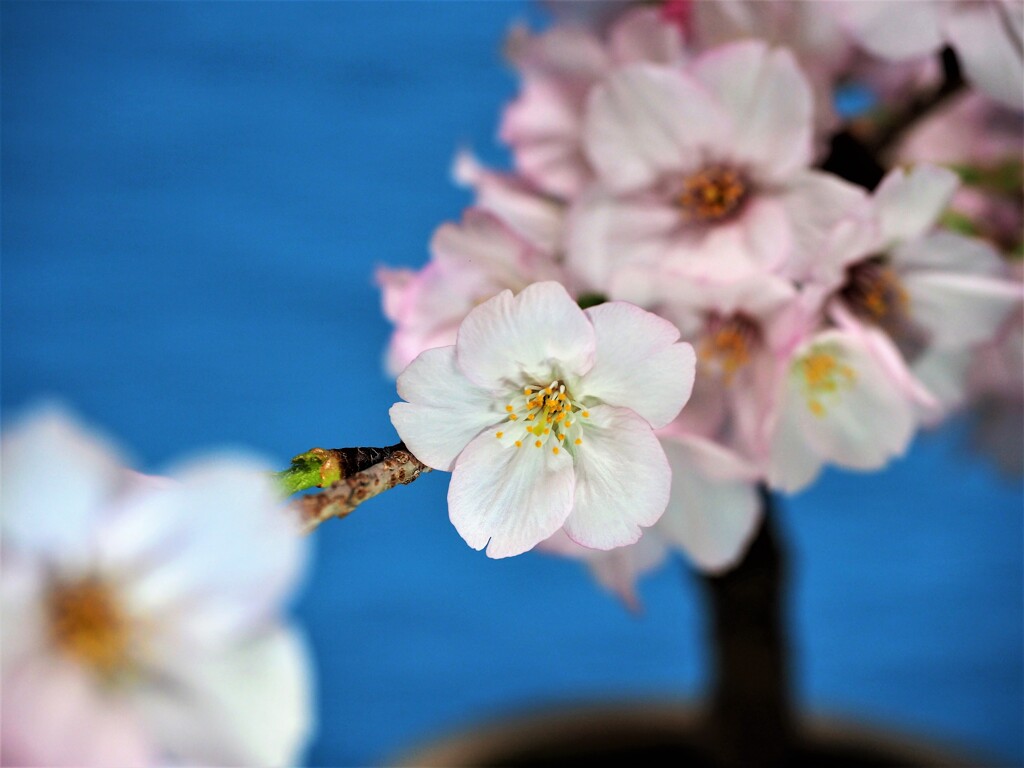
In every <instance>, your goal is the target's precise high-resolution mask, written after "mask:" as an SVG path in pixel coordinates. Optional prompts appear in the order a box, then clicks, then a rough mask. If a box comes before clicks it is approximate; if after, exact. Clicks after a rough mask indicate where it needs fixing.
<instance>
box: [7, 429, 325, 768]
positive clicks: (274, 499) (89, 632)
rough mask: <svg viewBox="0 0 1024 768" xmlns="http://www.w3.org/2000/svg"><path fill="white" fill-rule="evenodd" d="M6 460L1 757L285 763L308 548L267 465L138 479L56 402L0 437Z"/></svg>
mask: <svg viewBox="0 0 1024 768" xmlns="http://www.w3.org/2000/svg"><path fill="white" fill-rule="evenodd" d="M2 457H3V466H2V482H3V486H2V500H3V505H2V512H3V520H2V522H3V563H2V574H3V584H2V596H3V635H2V636H3V657H2V658H3V664H2V679H3V696H4V701H3V705H4V706H3V713H2V716H3V745H2V751H3V754H2V759H3V763H4V764H5V765H67V766H83V765H90V766H92V765H94V766H110V765H117V766H135V765H154V764H201V765H284V764H288V763H291V762H293V761H295V760H296V759H297V758H298V757H299V754H300V753H299V750H300V749H301V748H302V746H303V744H304V743H305V741H306V738H307V737H308V735H309V732H310V728H311V713H310V696H311V691H310V680H309V674H310V672H309V662H308V659H307V655H306V652H305V649H304V647H303V644H302V641H301V639H300V638H299V636H298V634H297V633H296V631H295V630H294V629H292V628H290V627H289V626H288V624H287V623H286V621H285V618H284V616H283V609H284V605H285V601H286V600H287V598H288V596H289V595H290V594H291V592H292V591H293V590H294V588H295V582H296V578H297V575H298V572H299V569H300V567H301V564H302V560H303V547H302V546H301V542H300V541H299V540H298V538H297V537H296V535H295V532H294V530H293V528H292V526H291V525H290V524H289V522H288V520H287V518H286V516H285V515H283V514H282V510H281V507H280V504H279V496H278V493H277V492H276V490H275V488H274V487H273V486H272V485H271V482H270V480H269V475H268V473H267V472H266V471H265V470H264V468H263V467H262V466H261V465H259V464H257V463H255V462H253V461H252V460H250V459H247V458H244V457H230V456H221V457H215V458H209V459H206V460H203V461H201V462H195V463H192V464H189V465H187V466H184V467H182V468H181V469H180V471H178V472H176V473H175V474H174V475H173V476H172V477H170V478H157V477H147V476H144V475H140V474H137V473H135V472H132V471H130V470H128V469H126V468H125V467H124V466H123V464H122V463H121V460H120V458H119V457H118V455H117V454H116V453H115V452H114V451H113V450H112V449H111V448H110V447H109V446H108V445H107V444H105V443H104V442H103V441H101V440H100V439H99V438H98V437H96V436H95V435H94V434H91V433H89V432H88V431H86V430H85V429H84V428H83V427H81V426H80V425H78V424H77V423H76V422H75V421H73V420H72V419H70V418H69V417H68V416H67V415H66V414H64V413H62V412H60V411H56V410H44V411H40V412H37V413H35V414H34V415H32V416H31V417H30V418H28V419H26V420H25V421H24V422H22V423H21V424H19V425H17V426H15V427H13V428H11V429H9V430H5V433H4V435H3V439H2Z"/></svg>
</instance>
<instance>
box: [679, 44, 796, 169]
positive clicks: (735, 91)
mask: <svg viewBox="0 0 1024 768" xmlns="http://www.w3.org/2000/svg"><path fill="white" fill-rule="evenodd" d="M691 72H692V74H693V75H694V76H695V77H696V78H697V79H698V80H699V81H700V82H701V83H703V84H704V86H705V87H706V88H707V89H708V90H709V91H710V92H711V93H713V94H714V96H715V98H716V99H717V100H718V102H719V103H720V104H721V105H722V106H723V107H724V109H725V111H726V113H727V114H728V115H729V117H730V118H731V122H732V125H733V126H734V127H735V133H734V134H733V136H732V138H731V145H732V146H731V156H732V157H733V158H734V159H735V160H737V161H739V162H745V163H750V164H751V165H752V166H754V167H755V168H756V172H757V174H758V176H759V178H761V179H762V180H764V181H776V182H777V181H782V180H784V179H786V178H788V177H789V176H791V175H792V174H793V173H794V172H796V171H797V170H799V169H800V168H804V167H806V166H807V165H809V164H810V162H811V152H812V146H811V139H812V129H813V114H814V111H813V98H812V94H811V86H810V83H809V82H808V81H807V78H806V77H804V75H803V73H802V72H801V71H800V68H799V67H798V66H797V64H796V61H795V60H794V59H793V55H792V54H791V53H790V52H789V51H787V50H783V49H776V50H770V49H769V48H768V46H767V45H766V44H765V43H764V42H763V41H761V40H745V41H742V42H738V43H731V44H729V45H723V46H720V47H718V48H715V49H713V50H712V51H710V52H708V53H706V54H704V55H703V56H701V57H700V58H698V59H697V60H696V61H694V62H693V65H692V69H691Z"/></svg>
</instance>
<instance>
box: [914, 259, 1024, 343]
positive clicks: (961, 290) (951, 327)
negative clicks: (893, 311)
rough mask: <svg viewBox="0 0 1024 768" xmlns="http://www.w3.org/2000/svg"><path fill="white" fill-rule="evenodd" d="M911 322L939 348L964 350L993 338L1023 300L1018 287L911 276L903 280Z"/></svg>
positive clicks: (939, 275)
mask: <svg viewBox="0 0 1024 768" xmlns="http://www.w3.org/2000/svg"><path fill="white" fill-rule="evenodd" d="M903 288H904V289H905V290H906V292H907V296H908V297H909V300H910V301H909V311H910V315H911V317H912V318H913V320H914V321H915V322H917V323H919V324H920V325H921V326H923V327H924V328H926V329H927V330H928V331H930V332H931V334H932V343H933V344H935V345H936V346H939V347H946V348H950V347H964V346H970V345H973V344H978V343H980V342H982V341H985V340H986V339H990V338H992V337H993V336H995V333H996V330H997V329H998V328H999V325H1000V324H1001V323H1002V322H1003V320H1004V319H1005V318H1006V317H1007V315H1009V313H1010V312H1011V311H1013V309H1014V308H1015V307H1019V306H1020V304H1021V301H1022V300H1024V290H1022V288H1021V285H1020V284H1019V283H1015V282H1010V281H1007V280H995V279H993V278H989V277H979V276H977V275H957V274H953V273H950V272H911V273H909V274H906V275H904V276H903Z"/></svg>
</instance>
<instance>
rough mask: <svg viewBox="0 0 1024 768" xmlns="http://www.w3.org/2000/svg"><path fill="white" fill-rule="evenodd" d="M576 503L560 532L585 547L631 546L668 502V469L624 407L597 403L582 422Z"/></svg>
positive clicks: (649, 434)
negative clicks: (563, 531)
mask: <svg viewBox="0 0 1024 768" xmlns="http://www.w3.org/2000/svg"><path fill="white" fill-rule="evenodd" d="M582 421H583V430H582V436H581V439H582V441H583V442H582V444H581V445H579V446H576V447H575V451H576V501H575V504H574V505H573V509H572V514H570V515H569V518H568V519H567V520H566V521H565V532H566V533H568V534H569V537H570V538H571V539H572V540H573V541H575V542H576V543H578V544H582V545H583V546H585V547H590V548H591V549H612V548H614V547H621V546H624V545H626V544H632V543H633V542H635V541H637V540H638V539H639V538H640V536H641V535H642V534H643V529H644V528H647V527H649V526H651V525H654V523H656V522H657V521H658V518H659V517H661V515H662V513H663V512H664V511H665V505H666V504H668V497H669V486H670V485H671V481H672V471H671V470H670V469H669V466H668V460H667V459H666V458H665V451H664V450H662V447H661V443H659V442H658V438H656V437H655V436H654V432H653V431H652V430H651V426H650V424H648V423H647V422H646V421H645V420H644V419H643V418H641V417H640V416H638V415H636V414H635V413H633V412H632V411H630V410H628V409H626V408H613V407H611V406H607V405H598V406H595V407H593V408H592V409H590V416H589V418H587V419H585V420H582Z"/></svg>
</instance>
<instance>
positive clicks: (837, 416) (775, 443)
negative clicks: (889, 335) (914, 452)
mask: <svg viewBox="0 0 1024 768" xmlns="http://www.w3.org/2000/svg"><path fill="white" fill-rule="evenodd" d="M880 348H889V349H891V345H888V346H887V342H886V341H885V338H884V336H883V335H882V334H881V333H880V332H879V331H877V330H874V329H867V330H865V331H864V333H863V334H858V333H853V332H850V331H843V330H838V329H830V330H826V331H822V332H820V333H818V334H816V335H814V336H813V337H811V338H810V339H809V340H807V341H806V342H804V343H802V344H800V345H799V346H797V347H796V348H795V349H794V351H793V353H792V355H791V356H789V357H788V358H787V359H785V360H784V362H783V364H782V365H781V366H780V368H779V371H780V376H779V380H778V383H777V388H776V393H775V397H776V398H777V399H776V401H775V407H774V409H772V410H771V411H770V412H769V413H768V415H767V418H766V422H765V424H766V435H767V444H766V449H767V450H766V458H767V461H766V468H767V476H768V482H769V484H770V485H771V486H772V487H773V488H777V489H779V490H782V491H787V492H789V493H794V492H796V491H799V490H801V489H803V488H804V487H806V486H807V485H809V484H810V483H811V482H812V481H813V480H814V479H815V478H816V477H817V476H818V473H819V472H820V471H821V469H822V467H823V466H824V465H825V464H826V463H834V464H837V465H839V466H842V467H847V468H850V469H860V470H868V469H879V468H880V467H882V466H884V465H885V464H886V463H887V462H888V461H889V460H890V459H892V458H893V457H896V456H900V455H902V454H903V453H904V452H905V451H906V449H907V446H908V445H909V443H910V439H911V438H912V437H913V434H914V431H915V427H916V424H917V420H916V414H915V410H914V403H913V401H912V400H911V399H910V398H909V397H907V396H906V394H905V393H904V391H903V390H902V389H901V388H900V387H899V386H897V383H896V382H895V381H894V377H893V376H892V374H891V371H890V369H889V366H888V365H886V364H885V363H884V362H883V361H882V360H881V359H880V357H879V356H878V354H877V352H878V350H879V349H880ZM892 353H893V356H894V357H895V358H896V359H898V355H895V350H892Z"/></svg>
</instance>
